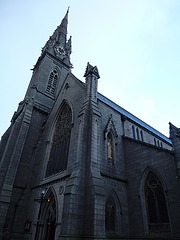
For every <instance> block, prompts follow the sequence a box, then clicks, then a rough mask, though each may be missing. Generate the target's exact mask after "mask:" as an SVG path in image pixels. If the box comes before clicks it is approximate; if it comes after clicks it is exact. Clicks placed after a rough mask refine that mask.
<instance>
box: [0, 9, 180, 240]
mask: <svg viewBox="0 0 180 240" xmlns="http://www.w3.org/2000/svg"><path fill="white" fill-rule="evenodd" d="M67 17H68V12H67V14H66V15H65V17H64V18H63V20H62V22H61V24H60V26H58V27H57V29H56V30H55V32H54V33H53V35H52V36H51V37H50V39H49V40H48V41H47V43H46V44H45V47H44V48H43V50H42V54H41V56H40V57H39V59H38V61H37V63H36V65H35V67H34V69H33V75H32V79H31V81H30V84H29V87H28V90H27V92H26V95H25V98H24V100H23V101H22V102H21V103H20V104H19V107H18V109H17V112H15V114H14V116H13V118H12V121H11V126H10V127H9V129H8V130H7V131H6V132H5V134H4V135H3V137H2V139H1V146H0V157H1V160H0V209H1V210H0V227H1V236H3V234H4V235H5V234H7V235H8V234H10V237H11V239H14V240H15V239H18V240H20V239H22V240H25V239H27V240H30V239H36V240H37V239H38V240H40V239H45V240H55V239H63V240H68V239H73V240H76V239H148V238H149V239H154V238H160V239H179V238H180V227H179V221H180V201H179V199H180V185H179V177H180V173H179V169H180V165H179V162H180V154H179V153H180V142H179V141H180V140H179V136H180V135H179V129H178V128H176V127H175V126H173V125H172V124H170V139H169V138H167V137H166V136H164V135H163V134H161V133H160V132H158V131H157V130H155V129H153V128H152V127H150V126H149V125H148V124H146V123H144V122H142V121H141V120H140V119H138V118H136V117H135V116H133V115H132V114H131V113H129V112H128V111H126V110H125V109H123V108H121V107H120V106H118V105H117V104H115V103H113V102H112V101H110V100H109V99H107V98H106V97H105V96H103V95H101V94H99V93H98V92H97V85H98V79H99V78H100V76H99V73H98V69H97V67H93V66H91V65H90V64H89V63H88V64H87V68H86V70H85V75H84V77H85V83H83V82H81V81H80V80H78V79H77V78H76V77H75V76H74V75H73V74H72V73H71V67H72V64H71V62H70V54H71V38H70V39H69V40H68V41H67V39H66V36H67Z"/></svg>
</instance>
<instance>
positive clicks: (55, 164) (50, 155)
mask: <svg viewBox="0 0 180 240" xmlns="http://www.w3.org/2000/svg"><path fill="white" fill-rule="evenodd" d="M66 107H68V108H69V111H70V114H71V121H70V122H69V123H68V129H67V131H69V132H67V131H64V134H68V135H67V136H68V139H67V144H65V150H66V155H65V158H66V159H63V161H64V163H61V162H60V161H61V160H62V159H60V160H59V159H57V160H56V161H55V162H53V159H52V158H53V153H52V151H54V153H56V155H57V152H56V150H53V147H54V146H55V142H56V140H57V141H58V136H57V135H58V130H57V131H56V128H57V127H58V124H59V123H58V122H59V121H60V119H61V116H62V113H63V111H64V109H65V108H66ZM72 127H73V116H72V108H71V107H70V105H69V103H68V102H67V101H63V103H62V104H61V107H60V110H59V111H58V115H57V117H56V121H55V123H54V127H53V131H52V133H51V139H50V141H47V142H48V143H49V144H48V149H47V151H48V152H49V153H48V159H47V166H46V172H45V177H49V176H52V175H54V174H56V173H59V172H62V171H65V170H66V169H67V164H68V155H69V147H70V138H71V129H72ZM63 130H64V129H62V131H63ZM59 134H60V135H61V132H60V133H59ZM62 134H63V133H62ZM60 137H62V138H63V136H60ZM59 144H61V139H60V140H59ZM66 145H67V146H66ZM66 148H67V149H66ZM57 149H58V150H57V151H59V154H58V158H59V156H64V154H62V152H61V153H60V151H61V145H60V146H59V147H58V148H57ZM62 150H63V146H62ZM51 159H52V160H51ZM59 163H60V164H62V167H60V169H59V170H58V164H59ZM51 165H52V166H53V169H54V168H56V167H57V170H51ZM48 168H50V169H48Z"/></svg>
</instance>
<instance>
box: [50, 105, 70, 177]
mask: <svg viewBox="0 0 180 240" xmlns="http://www.w3.org/2000/svg"><path fill="white" fill-rule="evenodd" d="M71 128H72V111H71V108H70V106H69V105H68V104H67V103H64V104H63V106H62V108H61V111H60V114H59V117H58V120H57V122H56V126H55V130H54V135H53V139H52V143H51V150H50V155H49V161H48V165H47V170H46V176H50V175H52V174H55V173H58V172H61V171H64V170H66V168H67V162H68V153H69V144H70V137H71Z"/></svg>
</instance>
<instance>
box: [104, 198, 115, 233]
mask: <svg viewBox="0 0 180 240" xmlns="http://www.w3.org/2000/svg"><path fill="white" fill-rule="evenodd" d="M116 215H117V210H116V205H115V202H114V199H113V198H112V196H109V197H108V199H107V200H106V203H105V223H106V231H115V230H116V222H117V216H116Z"/></svg>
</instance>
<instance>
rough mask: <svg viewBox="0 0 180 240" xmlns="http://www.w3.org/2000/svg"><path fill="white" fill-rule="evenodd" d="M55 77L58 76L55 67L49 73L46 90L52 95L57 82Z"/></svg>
mask: <svg viewBox="0 0 180 240" xmlns="http://www.w3.org/2000/svg"><path fill="white" fill-rule="evenodd" d="M57 78H58V73H57V69H56V68H55V69H54V70H53V71H52V72H51V73H50V75H49V79H48V83H47V87H46V92H48V93H51V94H52V95H54V93H55V89H56V84H57Z"/></svg>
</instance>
